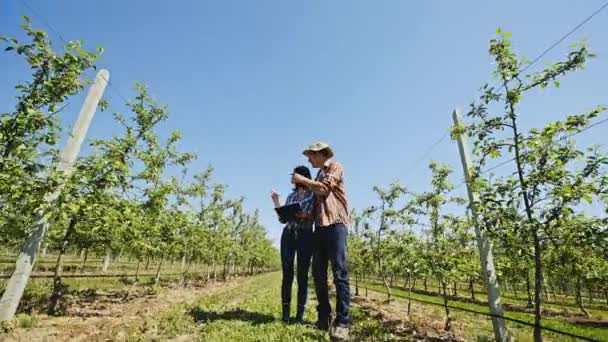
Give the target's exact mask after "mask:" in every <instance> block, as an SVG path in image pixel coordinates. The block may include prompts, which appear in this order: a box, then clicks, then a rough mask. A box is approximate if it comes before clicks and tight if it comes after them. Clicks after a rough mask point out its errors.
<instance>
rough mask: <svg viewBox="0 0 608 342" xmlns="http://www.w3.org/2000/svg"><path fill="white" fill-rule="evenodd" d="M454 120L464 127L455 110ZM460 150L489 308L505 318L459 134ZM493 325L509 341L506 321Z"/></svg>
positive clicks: (498, 336)
mask: <svg viewBox="0 0 608 342" xmlns="http://www.w3.org/2000/svg"><path fill="white" fill-rule="evenodd" d="M452 118H453V119H454V125H456V126H458V127H462V126H463V125H464V124H463V122H462V119H461V117H460V114H459V113H458V112H457V111H456V110H455V111H454V112H453V113H452ZM458 150H459V151H460V161H461V162H462V169H463V172H464V176H465V181H466V184H467V192H468V195H469V207H470V210H471V221H472V222H473V226H474V227H475V236H476V237H477V247H478V248H479V256H480V259H481V268H482V270H483V274H484V276H485V277H484V278H485V279H484V280H485V282H486V285H487V286H488V306H489V307H490V312H491V313H492V314H493V315H496V316H500V317H504V311H503V308H502V303H501V300H500V289H499V286H498V278H497V276H496V268H495V267H494V257H493V256H492V243H491V242H490V239H488V237H487V235H486V234H485V232H484V231H482V230H481V229H479V224H478V222H477V209H476V208H475V202H476V201H477V196H478V195H477V194H476V193H475V192H474V191H473V189H472V188H471V182H472V181H473V180H472V179H471V173H470V169H471V166H470V156H469V151H468V146H467V142H466V138H465V136H464V135H463V134H458ZM492 325H493V327H494V336H495V338H496V341H500V342H505V341H509V340H510V337H509V332H508V330H507V328H506V326H505V320H504V319H502V318H497V317H492Z"/></svg>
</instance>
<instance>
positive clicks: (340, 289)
mask: <svg viewBox="0 0 608 342" xmlns="http://www.w3.org/2000/svg"><path fill="white" fill-rule="evenodd" d="M347 235H348V231H347V228H346V226H345V225H343V224H335V225H331V226H327V227H316V228H315V232H314V246H315V248H314V252H313V260H312V273H313V277H314V280H315V291H316V293H317V300H318V301H319V305H318V306H317V312H318V315H319V321H320V322H327V320H328V319H329V317H330V315H331V306H330V304H329V293H328V288H327V266H328V263H329V262H331V268H332V270H333V275H334V284H335V285H336V320H335V323H336V325H339V326H348V324H349V321H350V319H349V316H348V309H349V305H350V287H349V284H348V270H347V265H346V238H347Z"/></svg>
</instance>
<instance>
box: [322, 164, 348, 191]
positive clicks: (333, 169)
mask: <svg viewBox="0 0 608 342" xmlns="http://www.w3.org/2000/svg"><path fill="white" fill-rule="evenodd" d="M343 174H344V170H343V169H342V165H340V164H339V163H338V162H333V163H331V164H329V166H328V167H327V169H326V170H325V175H324V177H323V179H322V180H321V182H320V183H321V189H320V190H321V191H320V193H321V195H323V196H327V195H328V194H329V193H330V192H332V191H333V190H334V189H335V188H336V187H338V184H340V182H341V181H342V176H343Z"/></svg>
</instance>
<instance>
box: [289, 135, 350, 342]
mask: <svg viewBox="0 0 608 342" xmlns="http://www.w3.org/2000/svg"><path fill="white" fill-rule="evenodd" d="M303 154H304V155H305V156H307V157H308V161H309V162H310V164H311V165H312V167H314V168H318V169H319V172H318V173H317V177H316V178H315V180H311V179H308V178H306V177H303V176H301V175H297V174H294V175H293V179H292V182H293V183H294V184H298V185H301V186H303V187H305V188H307V189H309V190H311V191H313V192H314V193H315V195H316V199H315V207H314V216H315V231H314V233H313V241H314V246H315V247H314V248H315V250H314V252H313V261H312V272H313V277H314V281H315V291H316V294H317V300H318V301H319V305H318V306H317V313H318V321H317V327H319V328H320V329H323V330H328V329H329V325H330V321H331V306H330V304H329V293H328V288H327V266H328V263H329V262H331V266H332V270H333V275H334V284H335V286H336V319H335V321H334V326H335V328H334V329H333V333H332V336H333V337H334V338H337V339H344V340H345V339H348V326H349V316H348V310H349V305H350V287H349V283H348V271H347V266H346V238H347V228H346V225H347V224H348V223H349V215H348V202H347V200H346V193H345V191H344V178H343V177H344V171H343V169H342V166H341V165H340V164H339V163H338V162H337V161H335V160H333V159H332V158H333V156H334V153H333V151H332V149H331V147H330V146H329V145H328V144H326V143H322V142H318V143H314V144H312V145H310V147H308V148H307V149H306V150H304V152H303Z"/></svg>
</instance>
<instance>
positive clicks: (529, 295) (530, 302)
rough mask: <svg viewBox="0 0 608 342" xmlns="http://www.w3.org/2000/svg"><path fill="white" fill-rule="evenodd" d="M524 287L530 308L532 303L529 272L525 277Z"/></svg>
mask: <svg viewBox="0 0 608 342" xmlns="http://www.w3.org/2000/svg"><path fill="white" fill-rule="evenodd" d="M526 289H527V291H528V307H529V308H531V307H532V306H533V305H532V289H531V287H530V274H528V276H527V277H526Z"/></svg>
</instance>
